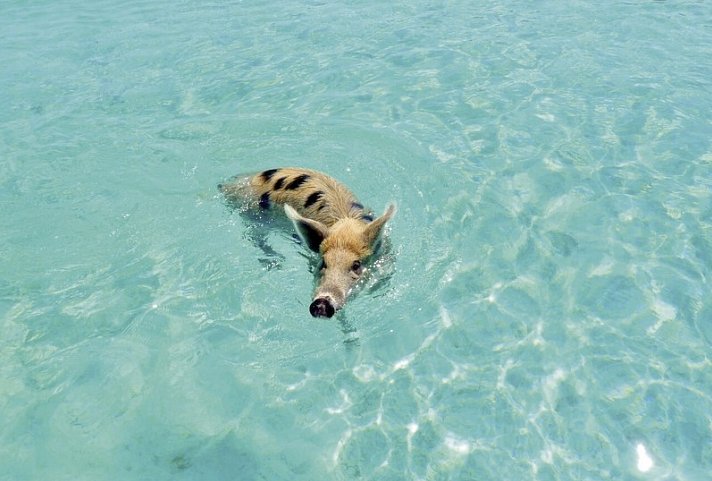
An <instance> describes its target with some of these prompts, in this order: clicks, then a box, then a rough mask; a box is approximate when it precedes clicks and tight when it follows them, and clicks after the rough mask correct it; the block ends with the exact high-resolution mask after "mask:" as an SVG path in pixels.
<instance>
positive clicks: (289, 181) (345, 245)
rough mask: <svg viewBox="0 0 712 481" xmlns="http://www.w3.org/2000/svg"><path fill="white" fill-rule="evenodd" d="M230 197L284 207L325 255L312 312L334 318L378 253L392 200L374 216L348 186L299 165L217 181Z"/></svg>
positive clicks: (392, 210) (313, 246) (309, 242)
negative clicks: (377, 249)
mask: <svg viewBox="0 0 712 481" xmlns="http://www.w3.org/2000/svg"><path fill="white" fill-rule="evenodd" d="M218 188H219V189H220V191H221V192H222V193H223V194H224V195H225V197H226V198H227V199H228V200H230V201H233V202H243V203H248V204H252V205H255V206H259V207H260V208H261V209H268V208H270V207H271V206H272V205H273V204H277V205H281V206H284V211H285V213H286V214H287V216H288V217H289V218H290V219H291V220H292V222H293V224H294V226H295V228H296V230H297V232H298V233H299V234H300V236H301V237H302V239H304V242H305V243H306V245H307V246H308V247H309V248H310V249H311V250H313V251H314V252H317V253H319V254H320V255H321V262H320V265H319V269H320V270H319V275H320V278H319V282H318V285H317V287H316V291H315V293H314V298H313V301H312V303H311V305H310V306H309V312H310V313H311V315H312V316H314V317H331V316H333V315H334V313H335V312H336V311H338V310H339V309H341V308H342V307H343V306H344V303H345V302H346V297H347V296H348V293H349V291H350V290H351V288H352V287H353V285H354V284H355V283H356V281H357V280H358V279H359V277H361V275H362V273H363V270H364V267H363V263H364V261H365V260H366V259H367V258H368V257H369V256H370V255H371V254H372V253H373V251H374V249H375V245H376V243H377V241H378V239H379V236H380V234H381V232H382V231H383V227H384V226H385V225H386V222H387V221H388V220H389V219H390V218H391V217H393V214H394V213H395V207H394V205H393V204H390V205H389V206H388V208H387V209H386V211H385V213H384V214H383V215H382V216H380V217H378V218H376V219H374V218H373V216H372V215H371V213H370V212H368V211H366V210H365V209H364V206H363V204H361V203H360V202H358V200H357V199H356V197H355V196H354V195H353V194H352V193H351V191H350V190H348V189H347V188H346V187H345V186H344V185H343V184H341V183H340V182H338V181H337V180H335V179H333V178H332V177H329V176H328V175H326V174H323V173H321V172H317V171H314V170H307V169H300V168H293V167H287V168H280V169H269V170H265V171H263V172H260V173H258V174H255V175H252V176H247V177H237V178H235V179H233V181H232V182H230V183H227V184H220V185H218Z"/></svg>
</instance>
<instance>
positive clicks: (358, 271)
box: [351, 261, 363, 274]
mask: <svg viewBox="0 0 712 481" xmlns="http://www.w3.org/2000/svg"><path fill="white" fill-rule="evenodd" d="M362 270H363V267H361V261H354V263H353V264H351V272H353V273H354V274H361V271H362Z"/></svg>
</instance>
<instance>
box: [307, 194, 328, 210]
mask: <svg viewBox="0 0 712 481" xmlns="http://www.w3.org/2000/svg"><path fill="white" fill-rule="evenodd" d="M323 196H324V193H323V192H322V191H320V190H317V191H316V192H314V193H313V194H309V197H307V200H306V202H304V208H305V209H308V208H309V206H310V205H313V204H315V203H316V201H318V200H319V199H321V198H322V197H323Z"/></svg>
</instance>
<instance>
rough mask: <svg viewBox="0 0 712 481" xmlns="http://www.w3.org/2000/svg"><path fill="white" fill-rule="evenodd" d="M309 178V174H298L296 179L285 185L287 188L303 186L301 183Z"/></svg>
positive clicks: (292, 188)
mask: <svg viewBox="0 0 712 481" xmlns="http://www.w3.org/2000/svg"><path fill="white" fill-rule="evenodd" d="M307 179H309V175H308V174H302V175H298V176H297V177H295V178H294V180H292V181H291V182H290V183H289V184H287V186H286V187H285V190H294V189H298V188H299V187H301V185H302V184H303V183H304V182H306V181H307Z"/></svg>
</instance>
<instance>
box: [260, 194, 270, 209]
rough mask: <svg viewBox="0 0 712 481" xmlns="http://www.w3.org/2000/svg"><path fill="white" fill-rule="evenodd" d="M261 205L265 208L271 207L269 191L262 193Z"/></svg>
mask: <svg viewBox="0 0 712 481" xmlns="http://www.w3.org/2000/svg"><path fill="white" fill-rule="evenodd" d="M260 207H261V208H263V209H268V208H269V192H265V193H264V194H262V196H261V197H260Z"/></svg>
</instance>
